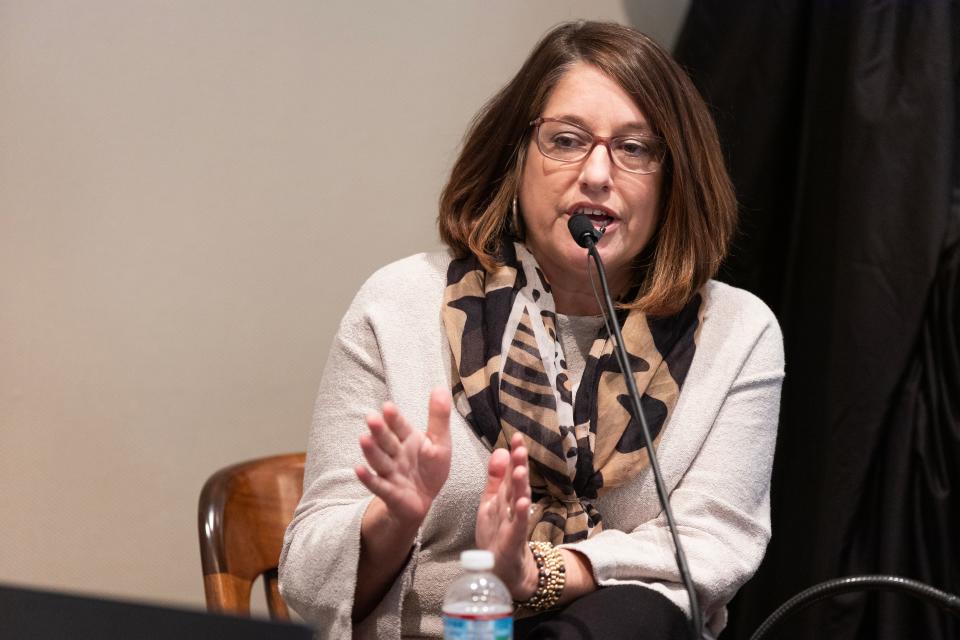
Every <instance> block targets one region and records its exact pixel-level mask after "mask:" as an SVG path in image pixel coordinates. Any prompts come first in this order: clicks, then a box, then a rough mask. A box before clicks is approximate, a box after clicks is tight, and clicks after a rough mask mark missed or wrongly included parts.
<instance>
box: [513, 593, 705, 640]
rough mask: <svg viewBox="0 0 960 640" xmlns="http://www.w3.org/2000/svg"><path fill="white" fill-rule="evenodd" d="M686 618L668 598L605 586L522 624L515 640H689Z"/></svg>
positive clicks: (515, 628)
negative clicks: (638, 639)
mask: <svg viewBox="0 0 960 640" xmlns="http://www.w3.org/2000/svg"><path fill="white" fill-rule="evenodd" d="M689 624H690V623H689V621H688V620H687V616H686V615H685V614H684V613H683V611H681V610H680V608H679V607H678V606H677V605H675V604H674V603H673V602H671V601H670V600H668V599H667V598H666V597H665V596H663V595H661V594H659V593H657V592H656V591H653V590H651V589H646V588H644V587H638V586H636V585H618V586H615V587H603V588H601V589H598V590H596V591H594V592H592V593H588V594H587V595H585V596H583V597H582V598H578V599H577V600H574V601H573V602H571V603H570V604H568V605H567V606H566V607H565V608H563V609H560V610H558V611H548V612H546V613H539V614H537V615H535V616H532V617H530V618H523V619H522V620H517V621H516V622H515V623H514V626H513V637H514V639H515V640H620V639H623V640H626V639H627V638H642V639H643V640H687V639H688V638H689V637H690V631H689V629H690V627H689Z"/></svg>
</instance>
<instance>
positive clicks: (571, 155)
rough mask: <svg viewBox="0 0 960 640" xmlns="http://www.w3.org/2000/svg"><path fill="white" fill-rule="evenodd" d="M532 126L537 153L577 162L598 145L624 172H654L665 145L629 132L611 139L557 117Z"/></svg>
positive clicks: (657, 167)
mask: <svg viewBox="0 0 960 640" xmlns="http://www.w3.org/2000/svg"><path fill="white" fill-rule="evenodd" d="M530 126H532V127H536V132H535V135H536V138H537V148H539V149H540V153H542V154H543V155H545V156H546V157H548V158H550V159H551V160H558V161H559V162H579V161H581V160H583V159H584V158H586V157H587V156H588V155H590V154H591V153H593V149H594V148H595V147H596V146H597V145H598V144H602V145H603V146H605V147H606V148H607V154H608V155H609V156H610V159H611V160H613V164H615V165H617V166H618V167H620V168H621V169H623V170H624V171H629V172H630V173H655V172H656V171H658V170H659V169H660V165H661V164H662V163H663V158H664V156H665V155H666V151H667V146H666V144H665V143H664V141H663V140H662V139H661V138H658V137H656V136H647V135H641V134H638V133H633V134H630V135H625V136H615V137H613V138H601V137H600V136H595V135H593V134H592V133H590V132H589V131H587V130H586V129H584V128H583V127H580V126H578V125H575V124H573V123H571V122H566V121H564V120H558V119H557V118H537V119H536V120H534V121H533V122H531V123H530Z"/></svg>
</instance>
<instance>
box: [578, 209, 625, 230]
mask: <svg viewBox="0 0 960 640" xmlns="http://www.w3.org/2000/svg"><path fill="white" fill-rule="evenodd" d="M578 213H582V214H583V215H585V216H587V217H588V218H590V222H592V223H593V226H594V228H595V229H599V230H600V232H601V233H603V232H605V231H606V230H607V227H609V226H610V225H611V224H612V223H614V222H616V221H617V218H616V217H614V216H612V215H610V212H609V211H607V210H606V209H600V208H597V207H587V206H578V207H575V208H573V209H571V210H570V215H571V216H573V215H576V214H578Z"/></svg>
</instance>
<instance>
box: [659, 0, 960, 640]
mask: <svg viewBox="0 0 960 640" xmlns="http://www.w3.org/2000/svg"><path fill="white" fill-rule="evenodd" d="M958 13H960V10H958V7H957V5H956V3H955V2H954V3H951V2H948V1H947V0H925V1H923V2H914V1H911V0H900V1H899V2H897V1H894V2H886V3H872V2H866V1H865V0H860V1H845V2H836V1H832V0H815V1H813V2H800V1H793V2H784V1H775V2H752V3H751V2H740V3H732V4H731V3H719V2H716V3H714V2H706V1H700V0H694V1H693V3H692V5H691V8H690V12H689V14H688V17H687V21H686V23H685V25H684V28H683V31H682V32H681V34H680V37H679V40H678V43H677V47H676V55H677V58H678V60H679V61H680V63H681V64H683V65H684V66H686V67H687V68H688V69H689V71H690V72H691V75H692V76H693V78H694V81H695V83H696V84H697V85H698V87H699V88H700V90H701V92H702V93H703V94H704V97H705V98H706V100H707V102H708V104H710V105H711V107H712V108H713V109H714V113H715V115H716V117H717V124H718V127H719V129H720V138H721V141H722V142H723V144H724V148H725V150H726V151H727V154H728V157H729V167H730V171H731V175H732V177H733V180H734V183H735V185H736V188H737V195H738V198H739V200H740V203H741V216H742V217H741V226H740V233H739V235H738V237H737V238H736V239H735V241H734V246H733V250H732V253H731V256H730V258H729V259H728V261H727V263H726V265H725V268H724V270H723V272H722V276H721V279H724V280H726V281H728V282H730V283H732V284H735V285H737V286H741V287H744V288H746V289H749V290H751V291H753V292H755V293H757V294H758V295H760V297H762V298H763V299H764V300H765V301H766V302H767V303H768V304H769V305H770V306H771V307H772V308H773V310H774V311H775V312H776V314H777V316H778V318H779V319H780V323H781V325H782V327H783V330H784V338H785V350H786V362H787V376H786V380H785V383H784V390H783V403H782V411H781V421H780V432H779V439H778V443H777V454H776V458H775V462H774V480H773V497H772V508H773V531H774V537H773V540H772V542H771V545H770V548H769V550H768V552H767V557H766V559H765V560H764V563H763V565H762V566H761V568H760V571H759V572H758V574H757V576H756V577H755V578H754V580H752V581H751V582H750V583H749V584H748V585H747V586H746V587H745V588H744V589H743V590H742V592H741V594H740V596H738V598H737V599H736V600H735V606H734V608H733V610H732V616H731V625H730V628H729V630H728V631H727V632H725V634H724V638H731V639H736V638H747V637H748V636H749V635H750V633H751V631H752V630H753V629H755V628H756V627H757V626H758V625H759V623H760V622H761V621H762V620H763V618H764V617H765V616H766V615H768V614H769V613H771V612H772V611H773V610H774V609H775V608H776V607H777V606H779V605H780V604H781V603H783V602H784V601H785V600H787V599H788V598H789V597H791V596H792V595H794V594H796V593H797V592H799V591H801V590H802V589H804V588H806V587H809V586H811V585H813V584H815V583H817V582H821V581H824V580H827V579H829V578H835V577H839V576H846V575H856V574H864V573H883V574H896V575H902V576H906V577H909V578H913V579H916V580H919V581H921V582H924V583H927V584H930V585H932V586H934V587H937V588H939V589H942V590H945V591H948V592H952V593H957V592H958V591H960V548H958V545H957V544H956V541H957V540H960V222H958V220H960V204H958V201H957V196H956V195H955V194H956V193H957V191H956V190H957V189H958V188H960V186H958V185H960V180H958V177H957V176H958V162H957V153H958V146H960V145H958V144H957V132H958V126H957V122H958V117H957V115H958V114H957V96H958V93H960V91H958V85H957V82H958V80H957V79H958V73H957V69H958V61H960V56H958V53H957V46H958V42H957V40H958V38H960V22H958ZM952 194H953V197H952V198H951V195H952ZM778 637H782V638H826V637H828V638H863V639H866V638H871V639H874V638H878V639H881V640H884V639H887V638H902V637H922V638H930V639H941V638H942V639H946V638H958V637H960V624H958V622H957V620H956V619H953V618H950V617H948V616H945V615H944V614H942V613H941V612H938V611H937V610H935V609H932V608H928V607H925V606H924V605H923V604H922V603H919V602H913V601H904V600H903V599H898V598H896V597H893V596H888V595H879V596H877V595H870V596H866V595H850V596H842V597H841V598H838V599H836V600H834V601H831V602H830V603H826V604H824V605H822V606H819V607H817V608H816V609H812V610H810V611H809V612H808V613H804V614H802V615H801V616H798V617H797V618H796V620H795V621H793V623H792V624H791V625H789V628H785V629H783V630H782V632H780V633H778Z"/></svg>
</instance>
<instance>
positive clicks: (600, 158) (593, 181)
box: [580, 144, 613, 190]
mask: <svg viewBox="0 0 960 640" xmlns="http://www.w3.org/2000/svg"><path fill="white" fill-rule="evenodd" d="M612 169H613V162H612V159H611V158H610V151H609V150H608V149H607V145H605V144H598V145H597V146H595V147H594V148H593V149H592V150H591V151H590V153H589V154H588V155H587V157H586V158H584V159H583V167H581V169H580V182H581V184H582V185H583V186H584V187H586V188H589V189H600V190H606V189H608V188H609V187H610V171H611V170H612Z"/></svg>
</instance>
